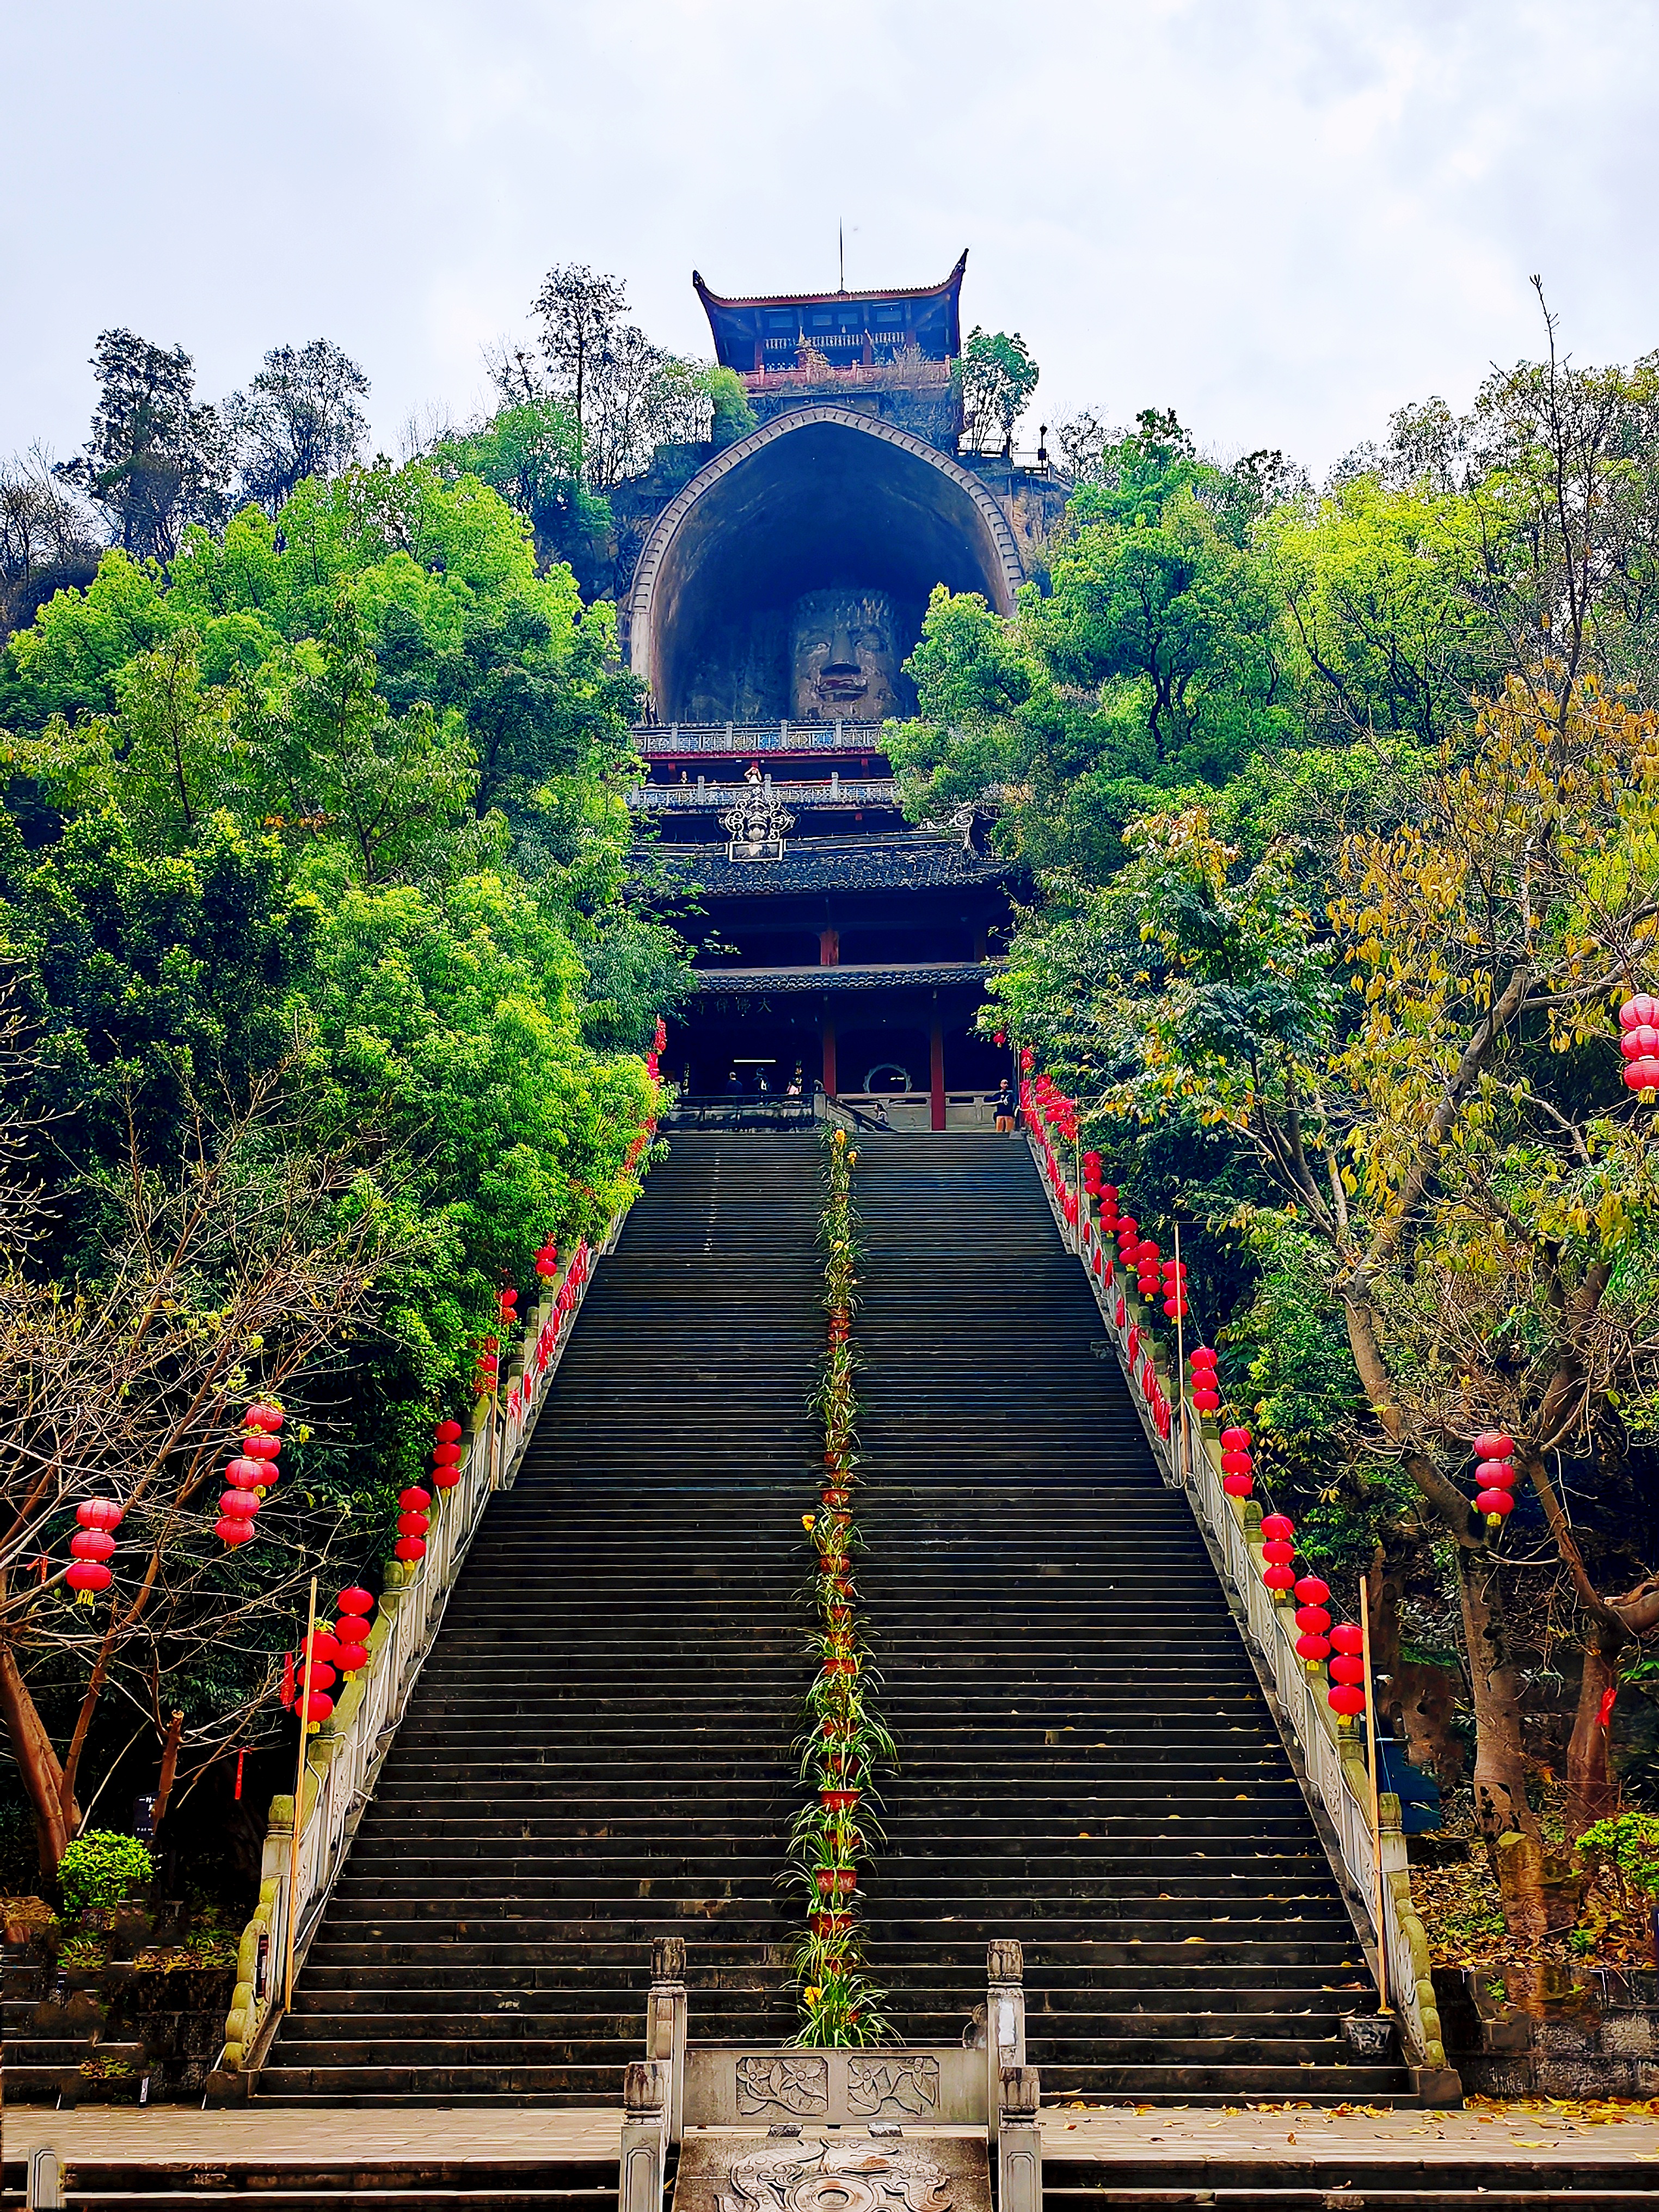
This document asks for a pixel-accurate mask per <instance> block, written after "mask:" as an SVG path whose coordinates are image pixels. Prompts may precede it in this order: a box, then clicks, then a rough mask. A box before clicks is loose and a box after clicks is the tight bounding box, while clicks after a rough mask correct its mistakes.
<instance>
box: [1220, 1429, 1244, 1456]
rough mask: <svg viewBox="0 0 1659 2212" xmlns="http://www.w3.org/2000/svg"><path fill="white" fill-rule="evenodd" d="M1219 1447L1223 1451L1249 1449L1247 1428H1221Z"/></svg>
mask: <svg viewBox="0 0 1659 2212" xmlns="http://www.w3.org/2000/svg"><path fill="white" fill-rule="evenodd" d="M1221 1448H1222V1449H1223V1450H1224V1451H1249V1449H1250V1432H1249V1430H1248V1429H1223V1431H1221Z"/></svg>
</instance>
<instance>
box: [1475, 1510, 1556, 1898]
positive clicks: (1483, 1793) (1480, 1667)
mask: <svg viewBox="0 0 1659 2212" xmlns="http://www.w3.org/2000/svg"><path fill="white" fill-rule="evenodd" d="M1457 1580H1458V1589H1459V1592H1460V1595H1461V1596H1462V1603H1463V1643H1464V1648H1465V1650H1466V1652H1467V1654H1468V1665H1469V1699H1470V1703H1471V1704H1472V1705H1473V1706H1474V1813H1475V1819H1476V1820H1478V1821H1479V1823H1480V1832H1481V1834H1482V1835H1483V1836H1485V1838H1486V1845H1487V1849H1488V1850H1492V1851H1495V1850H1496V1847H1497V1842H1498V1837H1499V1836H1502V1835H1507V1834H1509V1833H1510V1832H1519V1833H1520V1834H1522V1835H1523V1836H1528V1837H1530V1838H1532V1840H1533V1841H1534V1843H1536V1842H1539V1841H1540V1840H1541V1838H1540V1836H1539V1831H1538V1822H1537V1820H1536V1819H1535V1818H1534V1815H1533V1812H1532V1808H1531V1807H1530V1806H1529V1805H1528V1802H1527V1772H1526V1759H1525V1756H1524V1753H1522V1745H1521V1682H1520V1678H1519V1676H1518V1674H1516V1667H1515V1662H1514V1661H1513V1659H1512V1658H1511V1657H1510V1644H1509V1635H1508V1632H1507V1630H1506V1628H1505V1626H1504V1592H1503V1588H1502V1585H1501V1583H1499V1580H1498V1567H1497V1565H1496V1563H1495V1562H1494V1561H1493V1560H1492V1559H1489V1558H1488V1557H1487V1556H1486V1554H1485V1553H1481V1552H1474V1551H1465V1550H1464V1549H1463V1548H1462V1547H1461V1546H1460V1547H1459V1548H1458V1552H1457ZM1494 1864H1495V1861H1494Z"/></svg>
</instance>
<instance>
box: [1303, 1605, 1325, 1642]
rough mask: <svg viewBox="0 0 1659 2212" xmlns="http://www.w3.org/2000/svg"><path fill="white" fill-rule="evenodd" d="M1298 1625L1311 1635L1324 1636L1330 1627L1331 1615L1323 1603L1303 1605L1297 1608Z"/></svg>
mask: <svg viewBox="0 0 1659 2212" xmlns="http://www.w3.org/2000/svg"><path fill="white" fill-rule="evenodd" d="M1296 1625H1297V1627H1298V1628H1304V1629H1306V1630H1307V1632H1308V1633H1309V1634H1310V1636H1323V1635H1324V1634H1325V1633H1326V1632H1327V1630H1328V1628H1329V1627H1330V1625H1331V1616H1330V1615H1329V1613H1327V1612H1326V1610H1325V1608H1324V1607H1323V1606H1322V1605H1302V1606H1298V1607H1297V1610H1296Z"/></svg>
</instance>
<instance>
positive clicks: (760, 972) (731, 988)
mask: <svg viewBox="0 0 1659 2212" xmlns="http://www.w3.org/2000/svg"><path fill="white" fill-rule="evenodd" d="M1004 966H1006V962H1003V961H1001V960H892V961H881V962H870V963H846V964H844V965H842V966H839V967H835V968H696V969H693V970H692V973H693V974H694V975H696V979H697V990H698V993H699V995H700V996H702V997H703V998H716V997H720V996H722V995H724V996H725V997H727V998H738V999H756V998H760V997H763V996H764V997H767V998H775V997H779V996H782V995H787V994H793V993H814V992H818V991H872V990H875V991H880V990H905V989H909V988H911V987H914V986H915V985H917V984H921V985H924V986H931V987H938V986H939V985H940V984H945V983H985V982H987V981H989V980H990V978H991V977H992V976H993V975H995V974H996V973H997V971H998V970H999V969H1001V968H1002V967H1004Z"/></svg>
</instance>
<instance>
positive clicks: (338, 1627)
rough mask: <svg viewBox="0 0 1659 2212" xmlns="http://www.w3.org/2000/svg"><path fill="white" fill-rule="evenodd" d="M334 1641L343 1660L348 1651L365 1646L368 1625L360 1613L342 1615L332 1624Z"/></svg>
mask: <svg viewBox="0 0 1659 2212" xmlns="http://www.w3.org/2000/svg"><path fill="white" fill-rule="evenodd" d="M334 1641H335V1643H336V1644H337V1645H338V1646H339V1649H340V1656H341V1657H342V1658H344V1656H345V1655H346V1653H347V1652H348V1651H349V1650H354V1649H356V1648H359V1647H361V1646H362V1645H363V1644H367V1643H368V1622H367V1621H366V1620H364V1619H363V1617H362V1613H342V1614H341V1615H340V1618H339V1619H338V1620H337V1621H336V1622H335V1624H334Z"/></svg>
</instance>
